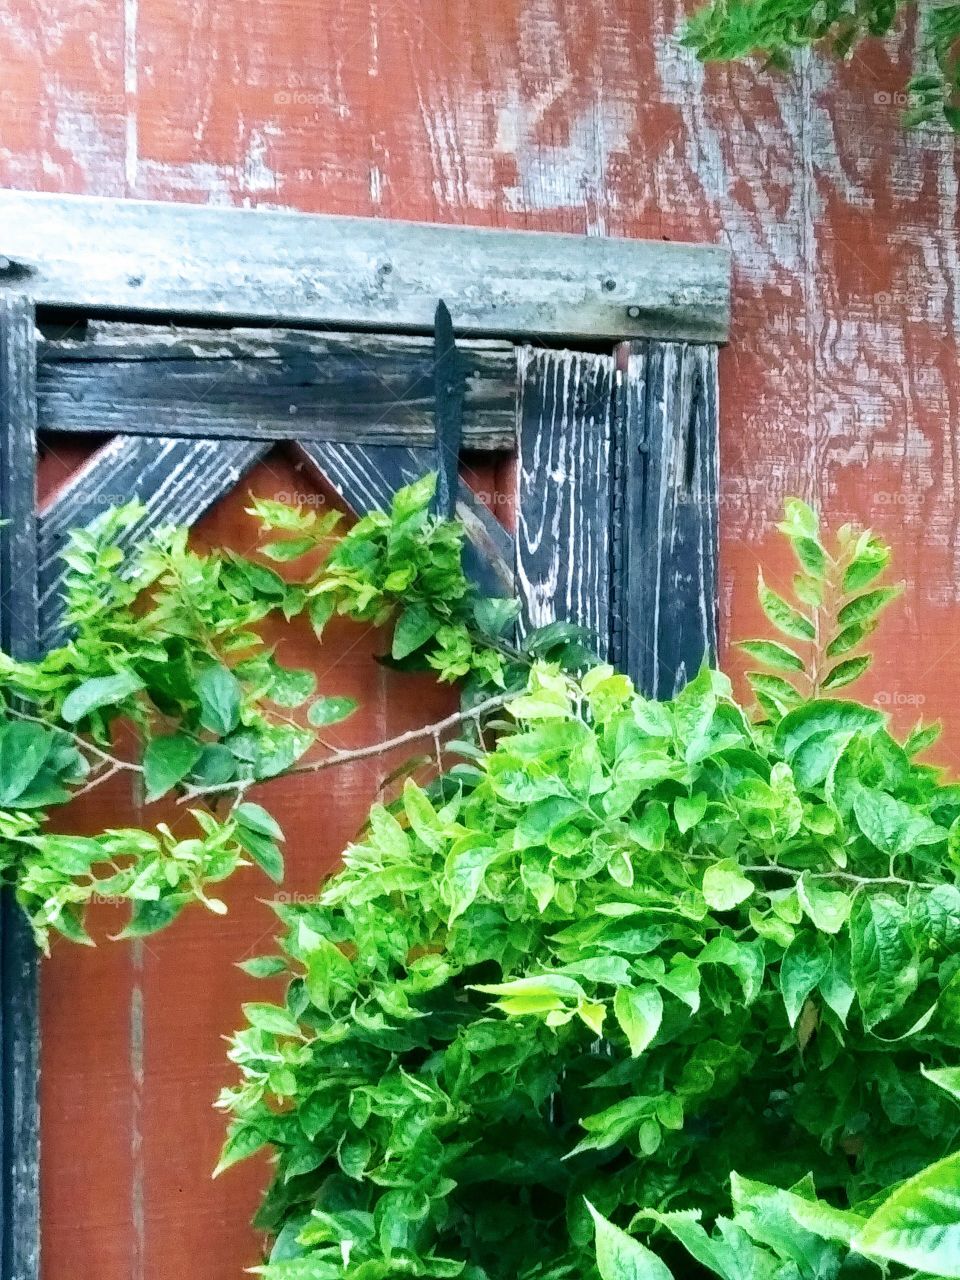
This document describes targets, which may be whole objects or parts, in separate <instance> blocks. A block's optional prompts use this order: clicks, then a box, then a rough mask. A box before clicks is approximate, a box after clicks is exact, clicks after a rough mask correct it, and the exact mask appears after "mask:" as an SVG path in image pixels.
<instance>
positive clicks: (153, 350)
mask: <svg viewBox="0 0 960 1280" xmlns="http://www.w3.org/2000/svg"><path fill="white" fill-rule="evenodd" d="M67 335H68V336H64V337H57V338H51V339H48V340H46V341H44V342H43V343H42V344H41V347H40V362H39V368H38V380H37V385H38V394H39V409H38V413H39V421H40V427H41V429H45V430H55V431H63V432H67V431H70V432H91V431H121V432H124V433H126V434H151V435H167V436H187V437H197V438H202V437H204V436H212V435H217V436H219V437H220V438H230V437H235V438H239V439H247V440H250V439H253V440H264V441H270V440H289V439H291V438H292V437H294V436H298V437H300V438H306V439H316V440H341V441H349V442H357V441H364V442H366V443H368V444H370V445H378V444H386V445H391V444H401V445H405V444H409V445H414V446H416V445H429V444H431V443H432V442H433V441H434V439H435V438H436V424H435V420H434V407H435V381H436V368H435V365H436V356H435V350H434V344H433V342H431V341H430V340H429V339H428V338H417V337H412V336H411V337H375V336H372V335H368V336H362V335H359V334H337V333H332V334H331V333H315V332H309V331H305V330H296V329H215V330H209V329H207V330H203V329H183V328H172V327H164V326H153V325H127V324H110V323H102V322H96V323H91V324H89V325H87V326H85V327H84V326H80V325H78V326H76V327H75V328H74V327H71V328H68V330H67ZM458 349H459V352H460V356H461V358H462V361H463V374H464V388H463V436H464V440H465V442H466V444H467V445H469V447H471V448H474V449H493V450H498V449H508V448H511V447H512V445H513V435H514V402H515V398H516V386H515V381H516V373H515V370H516V363H515V359H514V349H513V346H512V345H511V344H510V343H505V342H493V341H484V340H479V341H478V340H474V341H470V342H465V343H462V344H458Z"/></svg>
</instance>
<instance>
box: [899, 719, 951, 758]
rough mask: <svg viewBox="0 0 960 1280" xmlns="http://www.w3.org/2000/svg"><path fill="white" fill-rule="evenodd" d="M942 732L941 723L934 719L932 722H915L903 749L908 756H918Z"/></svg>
mask: <svg viewBox="0 0 960 1280" xmlns="http://www.w3.org/2000/svg"><path fill="white" fill-rule="evenodd" d="M942 733H943V724H942V723H941V722H940V721H939V720H935V721H934V722H933V724H926V725H925V724H922V723H920V724H917V725H915V726H914V728H913V729H911V730H910V733H909V735H908V736H907V740H906V741H905V742H904V744H903V749H904V751H905V753H906V754H907V755H908V756H911V757H913V756H919V755H922V754H923V753H924V751H927V750H929V748H930V747H932V746H933V745H934V743H936V742H938V741H939V739H940V737H941V735H942Z"/></svg>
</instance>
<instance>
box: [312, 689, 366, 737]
mask: <svg viewBox="0 0 960 1280" xmlns="http://www.w3.org/2000/svg"><path fill="white" fill-rule="evenodd" d="M358 705H359V704H358V702H357V700H356V698H348V697H345V696H343V695H341V696H337V697H329V698H328V697H321V698H316V699H315V700H314V701H313V702H311V703H310V707H309V709H308V711H307V720H308V721H309V722H310V724H312V725H313V727H314V728H315V729H321V728H323V726H324V725H328V724H339V723H340V721H341V720H346V719H347V717H348V716H352V715H353V713H354V712H355V711H356V709H357V706H358Z"/></svg>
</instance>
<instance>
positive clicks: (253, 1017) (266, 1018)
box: [243, 1002, 301, 1038]
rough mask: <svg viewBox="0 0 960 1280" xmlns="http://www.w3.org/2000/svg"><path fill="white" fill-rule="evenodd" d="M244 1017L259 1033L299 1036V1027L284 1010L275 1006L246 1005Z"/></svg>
mask: <svg viewBox="0 0 960 1280" xmlns="http://www.w3.org/2000/svg"><path fill="white" fill-rule="evenodd" d="M243 1013H244V1017H245V1018H246V1019H247V1021H248V1022H249V1023H250V1024H251V1025H252V1026H254V1027H259V1029H260V1030H261V1031H269V1032H271V1033H272V1034H273V1035H277V1036H297V1037H298V1038H299V1037H300V1035H301V1032H300V1026H299V1024H298V1023H297V1021H296V1019H295V1018H292V1017H291V1016H290V1014H289V1013H288V1012H287V1011H286V1009H281V1008H280V1006H279V1005H275V1004H260V1003H256V1002H254V1003H248V1004H245V1005H244V1006H243Z"/></svg>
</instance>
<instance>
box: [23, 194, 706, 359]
mask: <svg viewBox="0 0 960 1280" xmlns="http://www.w3.org/2000/svg"><path fill="white" fill-rule="evenodd" d="M0 255H3V256H4V257H5V258H6V259H7V261H8V263H9V264H10V267H9V269H8V273H7V274H8V275H10V276H15V277H17V278H18V281H19V284H18V287H19V288H21V289H25V290H26V291H28V292H29V293H30V295H31V296H32V297H33V298H34V299H35V300H36V302H37V303H50V304H55V305H59V306H73V307H82V308H86V309H102V308H112V309H124V310H138V311H153V312H156V311H163V312H179V313H183V314H194V315H217V316H236V317H238V318H239V317H255V318H257V319H261V318H269V320H270V321H271V322H273V323H278V322H288V321H289V322H296V321H311V322H315V323H318V324H325V325H333V326H350V327H353V326H355V325H356V326H362V327H367V328H371V329H382V330H390V329H399V330H414V331H416V330H419V331H421V332H424V333H426V332H429V331H430V329H431V327H432V324H433V310H434V307H435V306H436V303H437V299H438V298H446V299H447V300H448V302H449V303H450V306H451V310H452V312H453V323H454V326H455V328H456V330H457V332H458V333H484V334H501V335H510V336H528V337H533V336H537V335H541V336H548V335H554V336H563V337H565V338H586V339H593V338H612V339H617V338H631V337H643V336H669V337H673V338H695V339H698V340H702V341H717V342H722V341H724V340H725V339H726V337H727V331H728V327H729V313H730V255H729V252H728V251H727V250H726V249H724V248H720V247H717V246H697V245H688V244H673V243H665V242H662V241H643V240H612V239H607V238H601V237H587V236H571V235H553V234H546V233H543V232H537V233H531V232H523V231H500V230H486V229H483V230H481V229H474V228H467V227H455V226H432V225H427V224H422V223H412V222H396V221H388V220H381V219H376V218H342V217H330V216H326V215H321V216H317V215H307V214H298V213H287V212H273V211H266V210H249V209H226V208H219V207H213V206H209V205H179V204H173V203H166V202H164V203H153V202H147V201H139V200H115V199H104V198H100V197H93V196H61V195H47V194H44V193H34V192H21V191H4V192H2V193H0Z"/></svg>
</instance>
